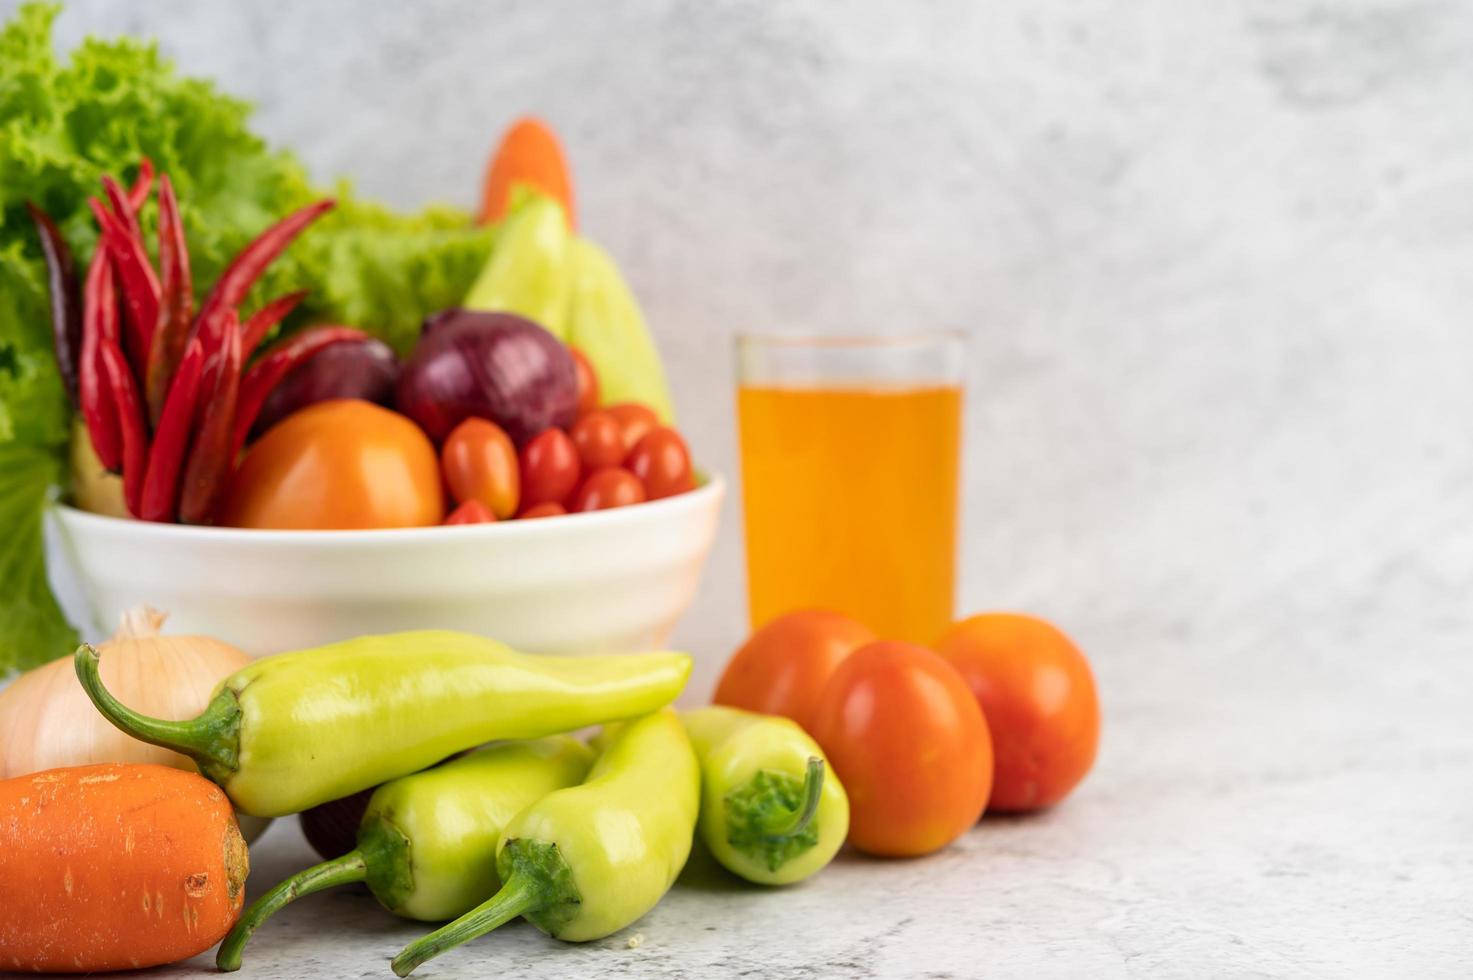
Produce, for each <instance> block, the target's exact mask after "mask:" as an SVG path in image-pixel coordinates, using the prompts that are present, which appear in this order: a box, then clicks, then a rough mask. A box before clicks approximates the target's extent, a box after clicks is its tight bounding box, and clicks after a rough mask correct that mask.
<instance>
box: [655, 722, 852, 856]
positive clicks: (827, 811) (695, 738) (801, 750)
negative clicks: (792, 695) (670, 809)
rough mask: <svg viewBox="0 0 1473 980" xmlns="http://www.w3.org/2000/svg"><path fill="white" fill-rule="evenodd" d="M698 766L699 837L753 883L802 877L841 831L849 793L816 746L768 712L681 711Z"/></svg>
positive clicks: (830, 852) (840, 840) (835, 844)
mask: <svg viewBox="0 0 1473 980" xmlns="http://www.w3.org/2000/svg"><path fill="white" fill-rule="evenodd" d="M681 718H682V720H683V721H684V722H685V730H686V732H687V733H688V734H689V735H690V741H691V745H692V746H694V748H695V750H696V758H697V759H699V760H700V764H701V819H700V823H699V824H698V825H697V827H698V829H699V831H700V835H701V839H702V840H703V841H705V843H706V846H707V847H708V848H709V849H710V851H711V854H712V856H714V857H715V858H716V860H717V861H719V862H720V863H721V865H722V866H723V867H725V868H726V869H727V870H728V871H730V872H732V873H733V874H736V875H740V876H741V877H743V878H745V879H747V880H748V881H753V882H756V883H757V884H759V885H787V884H792V883H793V882H795V881H802V880H803V879H804V878H807V877H808V876H809V875H811V874H813V873H814V872H816V871H819V870H821V869H822V868H823V867H824V866H825V865H827V864H828V863H829V862H830V861H832V860H833V859H834V855H835V854H837V853H838V852H839V848H840V847H842V846H843V845H844V838H845V837H847V836H848V835H849V797H848V796H847V795H846V794H845V793H844V787H843V786H842V785H840V783H839V779H838V777H837V776H836V775H834V772H833V770H832V769H828V768H827V767H826V765H825V762H824V756H823V750H822V749H820V748H819V747H818V743H817V742H815V741H814V740H813V739H811V738H809V737H808V734H807V733H806V732H804V731H803V729H802V728H800V727H798V725H797V724H796V723H794V722H793V721H790V720H789V719H787V718H779V717H777V716H775V715H759V714H753V713H752V712H750V711H739V710H737V709H736V708H722V707H710V708H699V709H697V710H694V711H687V712H685V713H684V714H683V715H682V716H681Z"/></svg>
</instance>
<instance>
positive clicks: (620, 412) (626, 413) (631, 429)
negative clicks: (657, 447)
mask: <svg viewBox="0 0 1473 980" xmlns="http://www.w3.org/2000/svg"><path fill="white" fill-rule="evenodd" d="M604 411H605V412H608V413H609V414H610V415H612V416H613V417H614V420H615V421H617V422H618V423H619V428H620V429H621V430H622V431H623V433H624V451H625V452H628V451H629V450H631V449H633V448H634V446H635V443H637V442H639V440H641V439H643V438H644V434H645V433H646V432H648V431H650V430H651V429H653V428H654V427H655V426H657V425H659V424H660V417H659V416H658V415H656V414H655V410H654V409H652V408H650V407H649V406H648V405H641V404H640V403H639V402H620V403H619V404H617V405H610V406H608V407H607V408H605V409H604Z"/></svg>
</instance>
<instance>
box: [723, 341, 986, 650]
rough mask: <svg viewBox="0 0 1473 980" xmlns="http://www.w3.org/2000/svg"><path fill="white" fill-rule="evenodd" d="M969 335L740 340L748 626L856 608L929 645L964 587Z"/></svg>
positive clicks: (872, 622) (896, 634) (893, 633)
mask: <svg viewBox="0 0 1473 980" xmlns="http://www.w3.org/2000/svg"><path fill="white" fill-rule="evenodd" d="M964 373H965V340H964V338H963V336H962V335H961V334H960V333H951V332H942V333H927V334H915V335H905V336H879V337H819V336H798V335H783V334H742V335H739V336H738V337H737V375H738V377H737V415H738V422H739V425H740V428H741V455H742V506H743V511H744V518H745V523H746V539H747V594H748V606H749V611H750V615H751V621H752V625H753V627H754V628H755V627H757V626H760V625H762V624H763V623H765V622H767V621H768V620H770V619H772V618H773V617H774V616H778V615H781V614H782V613H785V612H789V611H791V610H794V609H804V608H814V607H818V608H825V609H833V610H836V611H838V612H842V613H846V614H848V615H850V616H853V617H854V618H856V619H858V620H860V621H861V622H863V623H865V624H867V625H868V626H869V627H870V628H871V629H872V630H874V631H875V633H876V634H878V635H879V636H881V637H883V638H886V639H899V640H910V641H912V642H916V643H927V644H928V643H932V642H934V641H935V640H936V639H937V638H938V637H939V636H940V635H941V633H942V631H943V630H945V629H946V627H947V626H948V625H949V624H950V623H951V617H952V602H953V596H954V591H955V582H956V536H957V481H958V477H959V472H960V456H961V428H962V389H963V378H964Z"/></svg>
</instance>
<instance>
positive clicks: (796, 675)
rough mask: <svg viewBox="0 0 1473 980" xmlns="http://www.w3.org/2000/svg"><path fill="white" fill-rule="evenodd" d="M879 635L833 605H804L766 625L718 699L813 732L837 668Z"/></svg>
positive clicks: (737, 659) (736, 660)
mask: <svg viewBox="0 0 1473 980" xmlns="http://www.w3.org/2000/svg"><path fill="white" fill-rule="evenodd" d="M874 640H875V635H874V634H873V633H871V632H870V631H869V627H867V626H865V625H864V624H863V623H861V622H859V621H857V620H853V619H850V618H849V617H848V616H844V615H842V614H840V613H836V612H829V611H828V610H827V609H801V610H798V611H797V612H790V613H786V614H784V615H782V616H779V617H777V618H776V619H774V620H772V621H770V622H768V623H765V624H764V625H763V626H762V628H761V629H759V630H757V631H756V632H755V633H753V634H752V636H751V637H750V638H749V639H748V640H747V642H746V643H744V644H742V646H741V648H740V649H739V650H737V652H736V653H734V654H732V656H731V659H730V660H728V661H727V663H726V670H725V672H724V673H722V675H721V680H720V681H719V682H718V683H717V685H716V694H715V696H714V697H713V698H712V700H713V701H714V702H715V703H717V704H725V705H729V706H730V707H733V708H745V709H746V710H748V711H755V712H758V713H759V714H764V715H782V716H784V717H786V718H791V719H793V720H794V721H796V722H797V723H798V724H799V725H801V726H803V728H804V729H806V730H807V731H808V733H809V734H812V733H813V711H814V709H815V708H816V707H817V706H818V698H819V695H820V694H822V693H823V688H824V685H825V684H827V683H828V680H829V676H830V675H831V674H833V672H834V668H836V667H838V666H839V664H840V662H841V661H843V660H844V658H845V657H847V656H849V654H851V653H853V652H854V651H855V650H857V649H858V648H859V647H862V646H864V645H865V644H866V643H872V642H874Z"/></svg>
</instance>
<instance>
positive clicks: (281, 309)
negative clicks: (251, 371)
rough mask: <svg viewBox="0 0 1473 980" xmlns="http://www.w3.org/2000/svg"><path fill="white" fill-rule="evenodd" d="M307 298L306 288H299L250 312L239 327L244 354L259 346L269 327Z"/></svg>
mask: <svg viewBox="0 0 1473 980" xmlns="http://www.w3.org/2000/svg"><path fill="white" fill-rule="evenodd" d="M306 298H307V290H305V289H299V290H297V291H296V292H294V293H287V294H286V295H284V296H278V297H276V298H275V299H273V300H271V301H270V302H269V303H267V304H266V305H265V306H263V307H261V308H260V309H259V310H257V311H256V312H254V313H252V314H251V317H250V319H249V320H247V321H246V322H245V326H243V327H241V328H240V349H241V352H242V353H243V354H244V355H245V356H246V357H250V356H251V352H252V351H254V350H255V349H256V348H257V347H259V346H261V341H263V340H265V339H266V335H267V334H268V333H270V332H271V328H272V327H274V326H276V325H277V324H278V323H280V322H281V321H282V320H285V319H286V318H287V316H288V314H290V313H291V311H292V310H294V309H296V308H297V304H298V303H300V302H301V301H302V300H304V299H306Z"/></svg>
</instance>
